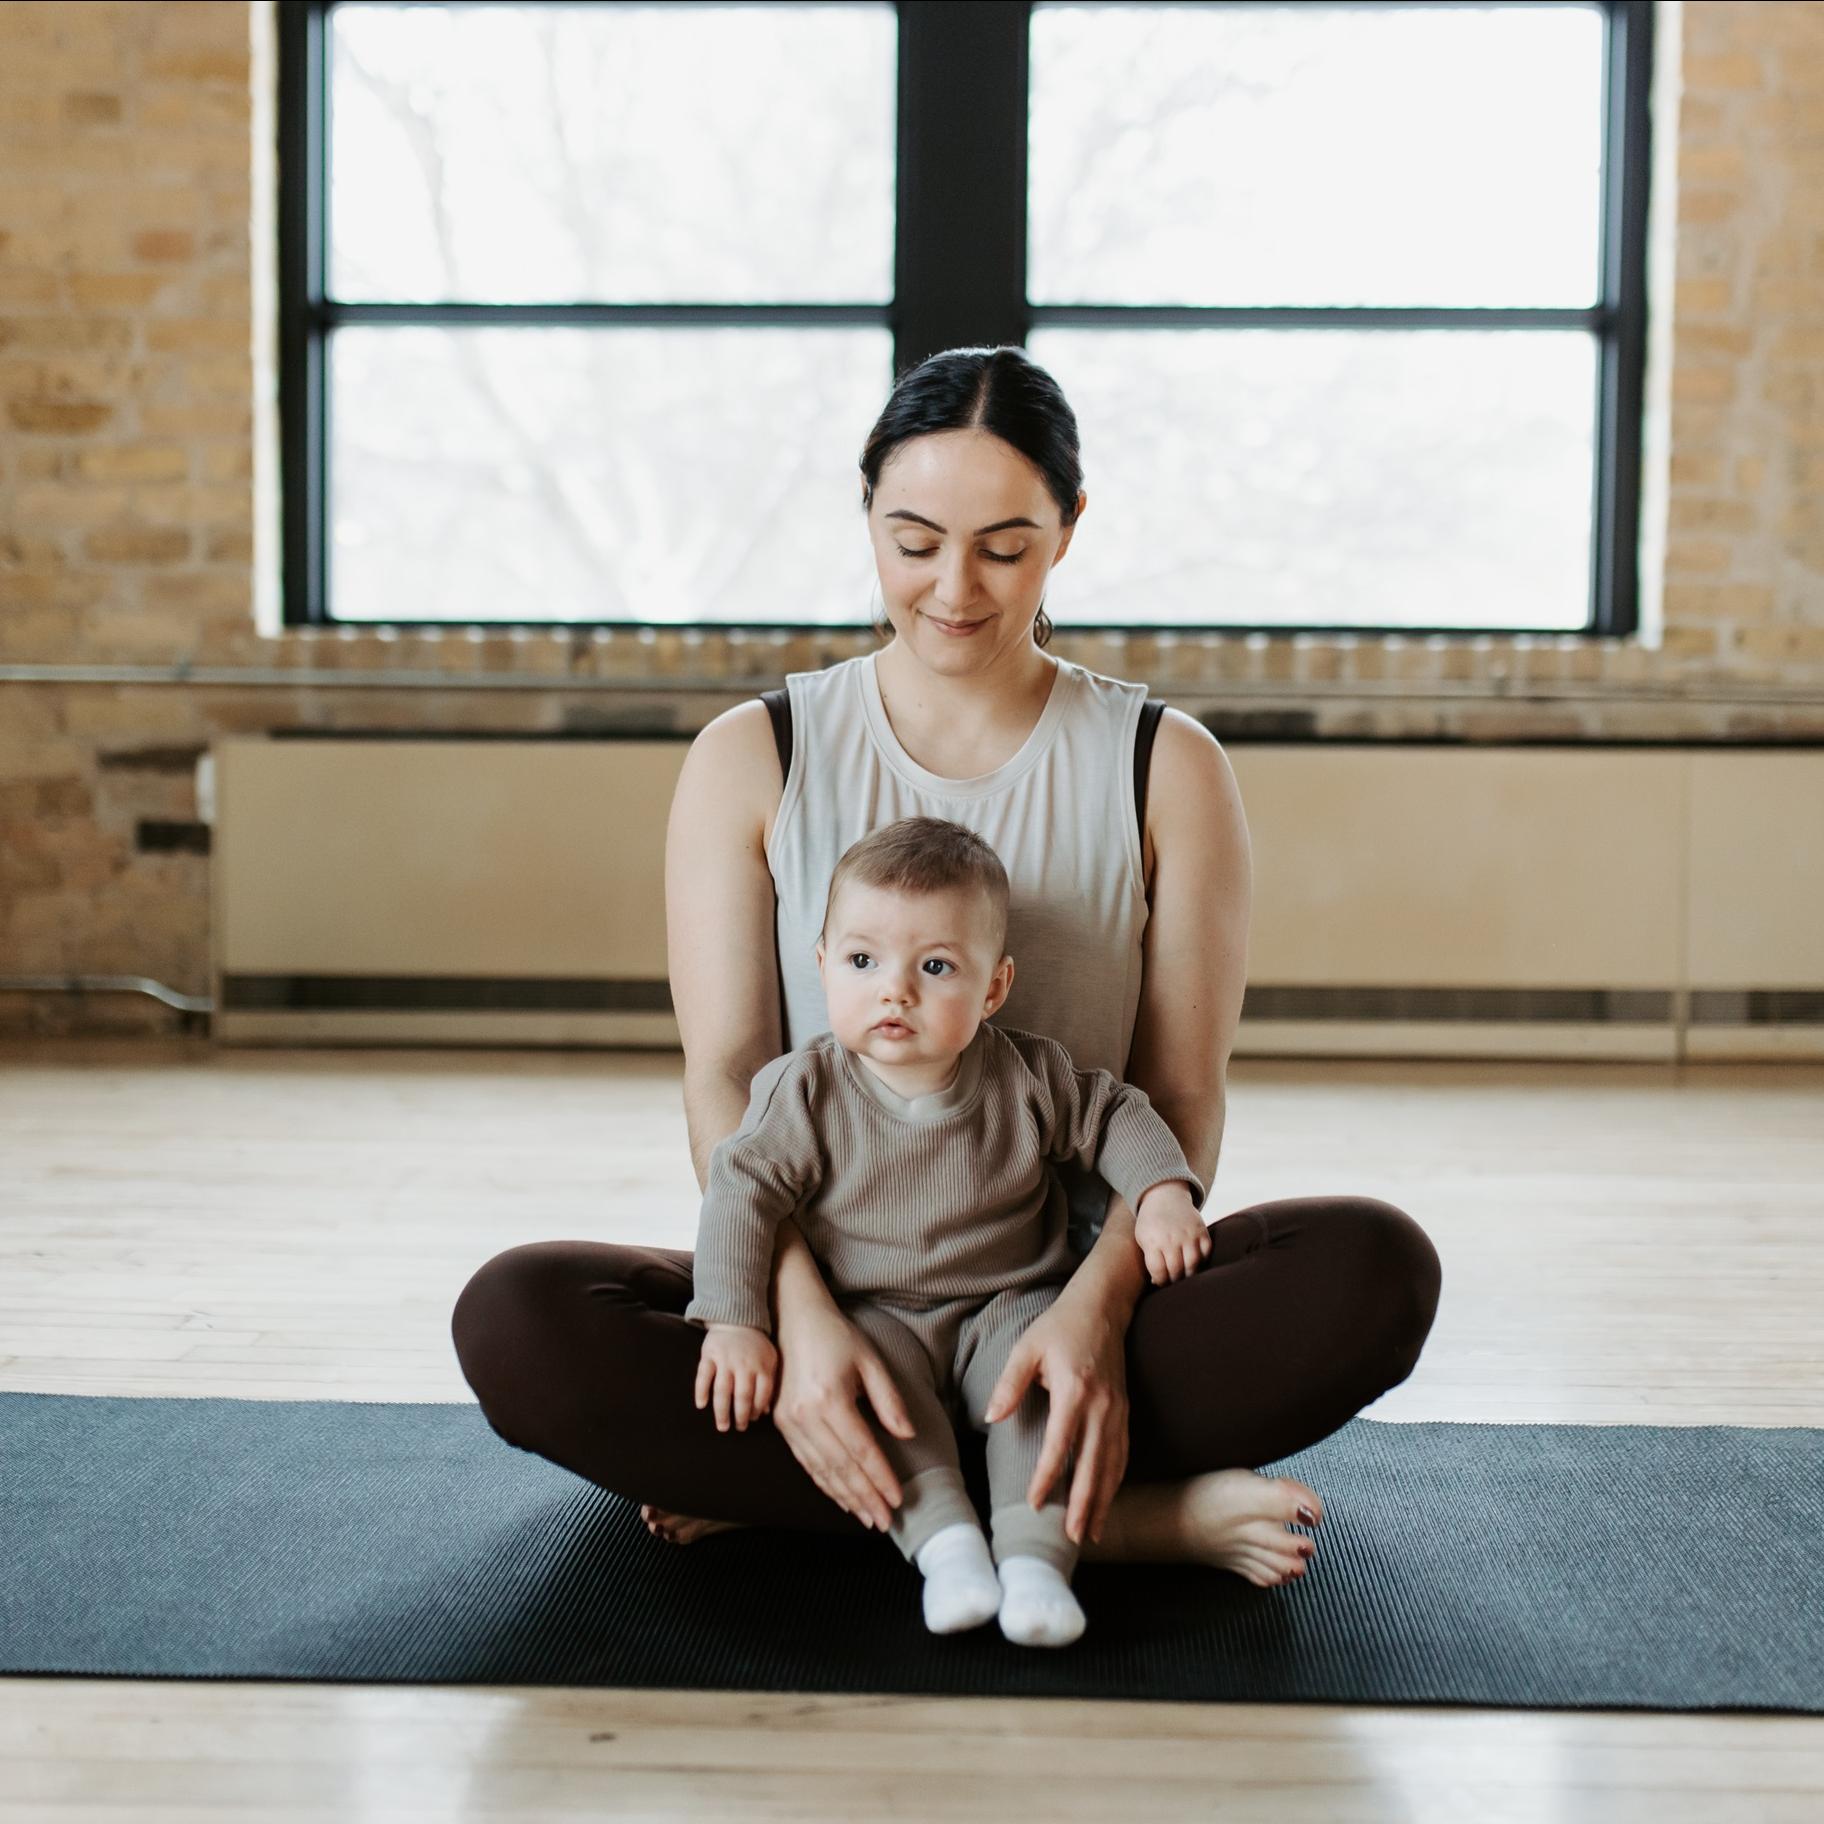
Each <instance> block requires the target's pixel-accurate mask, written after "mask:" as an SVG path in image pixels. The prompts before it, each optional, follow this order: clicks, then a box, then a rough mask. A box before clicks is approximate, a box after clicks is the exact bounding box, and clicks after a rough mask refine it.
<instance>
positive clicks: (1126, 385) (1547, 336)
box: [1028, 329, 1596, 631]
mask: <svg viewBox="0 0 1824 1824" xmlns="http://www.w3.org/2000/svg"><path fill="white" fill-rule="evenodd" d="M1028 347H1029V349H1030V352H1031V354H1032V357H1033V359H1034V360H1035V361H1038V362H1040V363H1042V364H1043V365H1044V366H1045V367H1047V368H1049V369H1050V371H1051V372H1052V373H1053V374H1054V375H1055V376H1056V378H1057V381H1058V384H1059V385H1060V386H1061V387H1062V388H1063V389H1064V392H1065V396H1066V397H1067V398H1068V399H1069V400H1070V402H1071V404H1072V406H1073V408H1074V409H1075V411H1076V414H1077V419H1078V425H1079V429H1080V431H1081V433H1082V441H1083V468H1084V482H1083V487H1084V491H1085V493H1086V494H1087V495H1088V496H1089V504H1088V507H1087V508H1086V510H1085V512H1084V515H1083V520H1082V528H1081V530H1080V531H1079V532H1078V533H1077V535H1076V537H1075V539H1074V540H1073V541H1072V543H1071V547H1070V552H1069V555H1068V556H1067V557H1066V559H1065V561H1064V562H1063V563H1062V564H1060V565H1059V566H1058V568H1057V571H1056V572H1055V574H1054V576H1053V578H1052V582H1051V584H1050V586H1049V588H1048V590H1047V609H1046V611H1047V613H1050V614H1052V618H1053V619H1054V620H1056V621H1058V623H1059V624H1060V625H1068V624H1069V622H1070V621H1071V620H1073V619H1079V620H1084V621H1109V622H1114V623H1118V624H1122V625H1136V626H1145V625H1147V624H1149V623H1171V622H1181V623H1183V622H1191V623H1194V622H1209V623H1211V624H1216V625H1220V624H1223V623H1235V622H1242V623H1258V624H1260V625H1263V626H1274V625H1315V626H1332V625H1333V626H1358V625H1359V626H1385V627H1427V626H1430V627H1482V626H1488V627H1497V626H1505V627H1528V628H1541V629H1550V630H1557V631H1570V630H1573V629H1576V628H1580V627H1583V626H1586V625H1587V624H1588V620H1589V607H1590V603H1589V592H1590V529H1591V501H1592V486H1593V476H1594V466H1593V460H1594V452H1593V448H1592V443H1591V428H1592V422H1593V414H1594V410H1595V401H1596V342H1595V339H1594V338H1593V337H1591V336H1589V335H1587V334H1585V333H1584V332H1582V331H1568V330H1567V331H1542V330H1534V331H1522V330H1499V331H1470V330H1418V331H1411V332H1406V331H1397V330H1353V331H1352V330H1313V331H1292V330H1266V329H1255V330H1192V331H1184V332H1179V331H1172V330H1158V329H1155V330H1145V331H1141V330H1100V329H1092V330H1079V329H1040V330H1036V331H1035V332H1034V333H1033V334H1032V335H1031V336H1030V337H1029V338H1028ZM1054 602H1055V604H1056V608H1055V610H1054V608H1053V606H1052V604H1053V603H1054Z"/></svg>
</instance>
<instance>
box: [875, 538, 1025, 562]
mask: <svg viewBox="0 0 1824 1824" xmlns="http://www.w3.org/2000/svg"><path fill="white" fill-rule="evenodd" d="M893 549H894V550H895V551H897V552H898V553H899V554H900V556H901V557H929V556H930V555H931V553H932V552H933V551H935V550H936V549H937V547H936V546H935V545H927V546H926V547H925V548H924V550H922V551H909V550H908V549H907V548H906V547H905V546H904V545H902V544H901V543H900V542H899V540H898V539H895V540H894V541H893ZM982 555H983V556H984V557H987V558H992V559H993V560H994V562H995V563H997V564H1017V563H1018V562H1019V561H1020V559H1021V558H1023V557H1024V556H1025V555H1026V553H1025V552H1024V551H1015V552H1013V553H1012V554H1011V555H1009V556H1005V557H1004V556H1002V554H1001V553H1000V552H999V551H984V552H983V553H982Z"/></svg>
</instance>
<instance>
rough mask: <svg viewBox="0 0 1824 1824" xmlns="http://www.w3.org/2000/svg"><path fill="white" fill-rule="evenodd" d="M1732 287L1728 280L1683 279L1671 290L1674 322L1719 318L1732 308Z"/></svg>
mask: <svg viewBox="0 0 1824 1824" xmlns="http://www.w3.org/2000/svg"><path fill="white" fill-rule="evenodd" d="M1734 289H1735V288H1734V285H1733V284H1732V282H1731V281H1730V280H1728V279H1683V280H1681V281H1679V283H1678V284H1676V285H1674V286H1673V288H1672V314H1673V319H1674V321H1675V322H1677V321H1679V320H1681V319H1683V318H1686V317H1711V316H1716V317H1720V316H1722V315H1724V314H1725V313H1726V312H1727V311H1729V310H1730V309H1731V308H1733V306H1732V303H1731V296H1732V293H1733V292H1734Z"/></svg>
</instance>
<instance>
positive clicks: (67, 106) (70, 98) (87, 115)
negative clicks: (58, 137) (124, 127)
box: [63, 89, 121, 127]
mask: <svg viewBox="0 0 1824 1824" xmlns="http://www.w3.org/2000/svg"><path fill="white" fill-rule="evenodd" d="M63 118H64V119H65V120H66V121H68V122H69V124H70V125H71V126H73V127H94V126H118V125H119V124H120V118H121V104H120V97H119V96H118V95H116V94H110V93H108V92H107V91H105V90H100V91H98V90H93V89H73V90H71V91H70V93H69V94H67V95H65V96H64V98H63Z"/></svg>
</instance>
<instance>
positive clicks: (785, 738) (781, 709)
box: [760, 685, 792, 779]
mask: <svg viewBox="0 0 1824 1824" xmlns="http://www.w3.org/2000/svg"><path fill="white" fill-rule="evenodd" d="M760 701H761V702H762V703H764V704H765V705H766V713H767V714H768V715H769V716H771V717H772V720H773V746H774V747H776V748H777V749H778V750H779V777H780V778H781V779H788V778H790V777H791V772H792V693H791V692H790V691H789V690H788V689H786V687H785V686H784V685H781V686H780V687H779V688H778V689H777V690H763V691H761V693H760Z"/></svg>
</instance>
